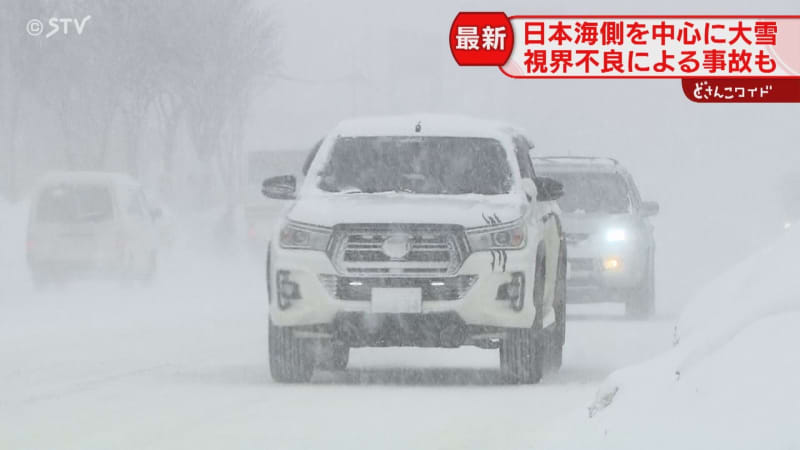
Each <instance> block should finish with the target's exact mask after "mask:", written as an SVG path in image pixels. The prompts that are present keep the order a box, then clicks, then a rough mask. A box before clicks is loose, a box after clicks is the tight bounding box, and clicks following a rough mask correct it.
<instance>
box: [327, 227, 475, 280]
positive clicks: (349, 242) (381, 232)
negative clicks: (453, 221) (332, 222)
mask: <svg viewBox="0 0 800 450" xmlns="http://www.w3.org/2000/svg"><path fill="white" fill-rule="evenodd" d="M398 237H399V238H400V239H401V240H402V239H405V240H406V241H407V243H408V248H407V250H408V251H407V252H406V253H405V254H403V255H401V256H397V255H394V256H392V255H391V254H389V253H387V252H386V250H385V248H384V244H385V243H386V242H387V240H389V239H393V238H398ZM329 248H330V249H331V254H330V257H331V261H332V262H333V264H334V265H335V266H336V268H337V270H338V271H339V273H341V274H343V275H364V276H369V275H378V274H380V275H384V276H403V275H419V276H424V275H434V274H437V275H447V274H453V273H455V272H456V270H458V268H459V267H460V266H461V263H462V262H463V260H464V258H465V257H466V254H467V252H468V247H467V242H466V235H465V234H464V229H463V228H462V227H459V226H454V225H424V224H348V225H337V226H335V227H334V231H333V238H332V245H331V246H330V247H329Z"/></svg>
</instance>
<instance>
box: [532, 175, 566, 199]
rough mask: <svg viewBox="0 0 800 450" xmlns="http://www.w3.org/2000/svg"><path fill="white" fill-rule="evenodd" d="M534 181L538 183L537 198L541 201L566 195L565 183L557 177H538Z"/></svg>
mask: <svg viewBox="0 0 800 450" xmlns="http://www.w3.org/2000/svg"><path fill="white" fill-rule="evenodd" d="M534 182H535V183H536V200H538V201H540V202H551V201H554V200H558V199H559V198H561V196H562V195H564V185H563V184H561V182H560V181H558V180H556V179H553V178H547V177H537V178H536V179H535V180H534Z"/></svg>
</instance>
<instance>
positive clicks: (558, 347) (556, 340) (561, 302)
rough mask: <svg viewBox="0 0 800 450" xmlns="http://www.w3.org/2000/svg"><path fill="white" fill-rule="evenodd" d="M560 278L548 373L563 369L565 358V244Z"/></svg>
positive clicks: (549, 340)
mask: <svg viewBox="0 0 800 450" xmlns="http://www.w3.org/2000/svg"><path fill="white" fill-rule="evenodd" d="M559 254H560V255H559V260H558V277H557V278H556V288H555V298H554V299H553V309H554V310H555V313H556V323H555V324H554V325H553V328H552V329H551V330H550V332H549V333H548V334H549V339H548V349H547V350H548V351H547V361H546V367H545V369H546V371H547V372H556V371H558V369H560V368H561V364H562V362H563V357H564V342H565V341H566V334H567V333H566V332H567V257H566V252H565V251H564V247H563V243H562V247H561V250H560V251H559Z"/></svg>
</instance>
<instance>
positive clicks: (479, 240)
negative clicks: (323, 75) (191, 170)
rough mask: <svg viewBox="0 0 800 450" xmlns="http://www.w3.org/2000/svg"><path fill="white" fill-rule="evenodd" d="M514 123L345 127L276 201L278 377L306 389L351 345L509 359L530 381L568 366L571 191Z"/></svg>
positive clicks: (273, 352)
mask: <svg viewBox="0 0 800 450" xmlns="http://www.w3.org/2000/svg"><path fill="white" fill-rule="evenodd" d="M530 148H531V144H530V141H529V140H528V139H527V138H526V137H525V136H524V134H523V133H521V132H520V131H519V130H516V129H515V128H512V127H510V126H508V125H504V124H499V123H496V122H490V121H485V120H478V119H472V118H466V117H452V116H439V115H411V116H400V117H377V118H365V119H354V120H350V121H345V122H343V123H341V124H339V126H337V127H336V128H335V129H334V130H333V131H332V132H331V133H330V134H329V135H328V136H327V137H326V138H325V139H324V140H323V141H322V143H321V145H320V146H319V147H318V148H317V149H315V150H314V151H312V153H311V154H310V155H309V158H308V160H307V161H308V162H307V164H305V165H304V166H305V168H304V172H307V174H308V175H307V176H306V178H305V182H304V183H303V185H302V188H301V189H300V190H299V193H296V183H297V180H296V178H295V177H294V176H292V175H285V176H279V177H273V178H269V179H267V180H265V181H264V184H263V192H264V194H265V195H267V196H268V197H271V198H276V199H284V200H293V202H292V203H291V204H287V206H288V207H287V208H286V209H285V214H284V215H283V217H281V220H280V222H279V225H278V226H277V227H276V229H275V230H274V232H273V236H272V239H271V242H270V245H269V250H268V253H267V264H266V265H267V288H268V294H269V302H270V306H269V358H270V370H271V373H272V376H273V378H274V379H275V380H277V381H280V382H306V381H308V380H309V379H310V378H311V376H312V374H313V371H314V368H315V366H322V367H325V368H329V369H331V368H332V369H344V368H345V367H346V365H347V362H348V357H349V356H348V355H349V351H350V348H351V347H385V346H419V347H459V346H461V345H475V346H479V347H483V348H499V350H500V367H501V371H502V372H503V373H504V374H505V376H506V377H507V378H508V379H509V380H510V381H512V382H516V383H536V382H538V381H539V380H540V378H541V376H542V373H543V371H545V370H548V371H549V370H556V369H557V368H558V367H560V365H561V357H562V349H563V345H564V336H565V334H564V333H565V317H566V313H565V311H566V309H565V304H564V294H565V285H564V277H565V274H566V257H565V253H564V246H563V239H562V237H563V236H562V233H561V228H560V226H559V220H558V207H557V206H556V203H555V200H556V199H557V198H558V197H559V195H560V194H561V185H560V184H559V183H558V182H557V181H555V180H551V179H546V178H541V177H538V178H537V177H535V176H534V173H533V166H532V163H531V160H530V157H529V154H528V151H529V149H530Z"/></svg>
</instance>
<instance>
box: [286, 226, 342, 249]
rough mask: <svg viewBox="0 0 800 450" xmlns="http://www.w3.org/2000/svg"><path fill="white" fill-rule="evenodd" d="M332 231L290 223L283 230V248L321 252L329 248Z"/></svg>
mask: <svg viewBox="0 0 800 450" xmlns="http://www.w3.org/2000/svg"><path fill="white" fill-rule="evenodd" d="M330 238H331V230H330V229H327V228H323V227H315V226H313V225H306V224H301V223H297V222H289V223H287V224H286V225H284V226H283V228H281V239H280V245H281V248H293V249H303V250H319V251H321V252H324V251H325V250H326V249H327V248H328V241H329V240H330Z"/></svg>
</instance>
